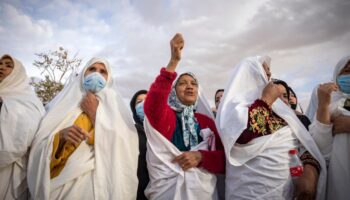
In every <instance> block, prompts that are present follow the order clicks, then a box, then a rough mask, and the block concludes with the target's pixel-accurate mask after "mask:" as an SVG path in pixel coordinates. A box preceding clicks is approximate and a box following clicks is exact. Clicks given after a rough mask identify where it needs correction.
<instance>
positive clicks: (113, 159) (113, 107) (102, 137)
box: [28, 58, 139, 199]
mask: <svg viewBox="0 0 350 200" xmlns="http://www.w3.org/2000/svg"><path fill="white" fill-rule="evenodd" d="M94 63H102V64H104V65H105V67H106V69H107V72H108V79H107V83H106V86H105V88H103V89H102V90H101V91H100V92H98V93H97V94H96V95H97V98H98V99H99V105H98V108H97V111H96V121H95V144H94V151H95V170H94V195H95V199H133V198H136V191H137V184H138V180H137V176H136V171H137V159H138V154H139V152H138V137H137V133H136V130H135V128H134V125H133V122H132V119H131V116H130V114H129V111H128V109H127V108H126V106H125V105H124V102H123V100H122V98H121V96H120V95H119V94H118V92H117V90H116V88H115V82H114V79H113V78H112V71H111V67H110V65H109V63H108V62H107V61H106V60H104V59H100V58H93V59H91V60H90V61H89V62H88V63H87V64H86V66H85V67H84V69H83V70H82V71H81V73H80V74H76V73H73V74H72V76H71V77H70V80H69V81H68V84H67V85H66V86H65V87H64V89H63V90H62V91H61V92H60V93H59V94H58V95H57V97H55V98H54V99H53V101H52V102H51V103H50V106H49V107H50V110H49V111H48V113H47V115H46V116H45V117H44V118H43V121H42V123H41V126H40V128H39V131H38V137H36V139H35V144H34V147H33V150H32V154H31V155H30V159H29V173H28V174H29V175H28V182H29V188H30V191H31V194H32V195H33V197H34V199H48V198H49V193H50V168H49V166H50V159H51V152H52V140H53V137H54V134H56V133H57V132H58V131H59V130H62V129H63V128H66V127H68V126H71V125H73V123H74V121H75V119H76V118H77V117H78V116H79V114H80V113H81V110H80V108H79V106H80V101H81V100H82V98H83V96H84V95H85V94H86V92H85V90H84V89H83V86H82V85H83V80H84V74H85V71H86V69H87V68H88V67H90V66H91V65H93V64H94ZM47 145H49V147H48V148H49V149H48V151H47V152H43V150H44V149H47ZM38 165H39V166H38Z"/></svg>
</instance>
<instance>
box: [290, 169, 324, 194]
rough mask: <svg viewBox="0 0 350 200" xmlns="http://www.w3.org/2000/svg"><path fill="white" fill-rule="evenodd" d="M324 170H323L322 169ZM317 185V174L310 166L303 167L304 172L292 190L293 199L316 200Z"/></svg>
mask: <svg viewBox="0 0 350 200" xmlns="http://www.w3.org/2000/svg"><path fill="white" fill-rule="evenodd" d="M323 170H324V169H323ZM317 183H318V172H317V170H316V168H315V167H314V166H312V165H308V164H306V165H305V166H304V172H303V175H302V176H301V177H299V178H298V179H297V181H296V185H295V188H294V197H295V199H298V200H300V199H303V200H308V199H310V200H314V199H316V193H317Z"/></svg>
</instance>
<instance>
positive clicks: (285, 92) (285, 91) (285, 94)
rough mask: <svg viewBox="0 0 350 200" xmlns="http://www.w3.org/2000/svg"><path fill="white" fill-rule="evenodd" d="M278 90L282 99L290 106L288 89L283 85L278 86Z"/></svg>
mask: <svg viewBox="0 0 350 200" xmlns="http://www.w3.org/2000/svg"><path fill="white" fill-rule="evenodd" d="M277 87H278V90H279V91H281V95H280V99H281V100H282V101H283V102H284V103H285V104H287V105H289V99H288V94H287V90H286V88H285V87H284V86H283V85H281V84H277Z"/></svg>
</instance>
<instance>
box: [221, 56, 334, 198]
mask: <svg viewBox="0 0 350 200" xmlns="http://www.w3.org/2000/svg"><path fill="white" fill-rule="evenodd" d="M261 60H266V59H263V58H261V56H257V57H249V58H246V59H244V60H243V61H242V62H241V63H239V64H238V65H237V66H236V67H235V68H234V69H233V73H232V75H231V79H230V81H229V83H228V85H227V86H226V88H225V94H224V96H223V100H222V101H221V103H220V106H219V111H218V115H217V118H216V125H217V128H218V129H219V133H220V136H221V139H222V142H223V144H224V147H225V154H226V158H227V161H228V162H229V164H231V165H237V161H236V160H235V158H234V157H233V156H232V155H233V153H232V151H231V150H232V147H233V146H234V144H235V142H236V140H237V139H238V137H239V136H240V135H241V133H242V132H243V130H245V129H246V127H247V124H248V110H249V106H250V105H251V104H252V103H253V102H254V101H255V100H256V99H258V98H260V97H261V92H262V91H263V89H264V88H265V86H266V85H267V84H268V80H267V76H266V73H265V71H264V69H263V66H262V63H261ZM272 110H273V111H274V112H275V113H276V114H278V116H280V117H281V118H283V119H284V120H285V121H286V122H287V123H288V125H289V126H290V128H291V129H292V131H293V132H294V134H295V135H296V136H297V138H298V139H299V141H300V142H301V143H302V145H303V146H304V147H305V148H306V149H307V150H308V151H309V152H310V153H311V154H312V155H313V156H314V158H316V159H317V160H318V161H319V163H320V165H321V168H322V170H321V174H320V178H319V180H320V181H319V187H318V197H319V198H323V196H324V189H325V184H324V183H325V182H324V181H325V177H326V176H325V175H326V171H327V170H326V165H325V161H324V159H323V157H322V155H321V153H320V152H319V150H318V148H317V146H316V144H315V142H314V141H313V139H312V138H311V136H310V134H309V133H308V131H307V130H306V129H305V127H304V126H303V125H302V124H301V122H300V120H299V119H298V118H297V116H296V115H295V113H294V111H293V110H292V109H291V108H290V107H288V106H287V105H286V104H285V103H283V102H282V101H281V100H280V99H277V100H276V101H275V102H274V103H273V104H272Z"/></svg>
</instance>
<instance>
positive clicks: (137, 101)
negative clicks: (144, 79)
mask: <svg viewBox="0 0 350 200" xmlns="http://www.w3.org/2000/svg"><path fill="white" fill-rule="evenodd" d="M146 97H147V94H139V95H138V96H137V97H136V102H135V106H137V104H139V103H141V102H143V101H144V100H145V99H146Z"/></svg>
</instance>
